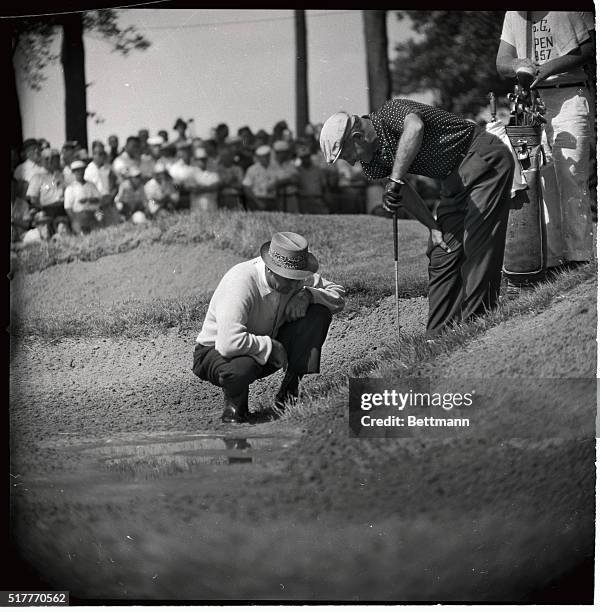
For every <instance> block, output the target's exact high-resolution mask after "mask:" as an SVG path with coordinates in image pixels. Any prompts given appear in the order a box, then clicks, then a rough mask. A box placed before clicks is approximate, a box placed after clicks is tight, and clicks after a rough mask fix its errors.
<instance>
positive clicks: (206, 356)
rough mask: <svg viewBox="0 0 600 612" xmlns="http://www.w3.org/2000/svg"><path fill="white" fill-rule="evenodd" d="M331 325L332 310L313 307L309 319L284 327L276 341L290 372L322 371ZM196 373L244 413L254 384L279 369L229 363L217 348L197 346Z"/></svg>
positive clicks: (248, 360)
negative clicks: (322, 349) (281, 347)
mask: <svg viewBox="0 0 600 612" xmlns="http://www.w3.org/2000/svg"><path fill="white" fill-rule="evenodd" d="M330 323H331V312H330V311H329V309H328V308H326V307H325V306H322V305H321V304H311V305H310V306H309V307H308V310H307V311H306V316H304V317H302V318H301V319H298V320H297V321H292V322H290V323H285V324H284V325H282V326H281V328H280V329H279V333H278V334H277V338H276V339H277V340H279V342H281V344H283V346H284V347H285V350H286V353H287V357H288V367H287V369H288V371H289V372H295V373H296V374H315V373H318V372H319V371H320V366H321V347H322V346H323V343H324V342H325V338H326V337H327V331H328V330H329V325H330ZM192 371H193V372H194V374H195V375H196V376H198V378H201V379H202V380H207V381H209V382H211V383H212V384H213V385H216V386H218V387H222V388H223V391H224V392H225V396H226V397H227V398H228V399H229V400H230V401H231V402H233V403H234V404H235V405H236V406H237V407H238V408H241V409H242V410H244V409H247V407H248V390H249V386H250V384H251V383H253V382H254V381H255V380H257V379H259V378H264V377H265V376H269V375H271V374H273V373H274V372H276V371H277V368H276V367H274V366H273V365H271V364H269V363H267V364H265V365H260V364H259V363H258V362H257V361H256V360H255V359H253V358H252V357H249V356H241V357H232V358H231V359H226V358H225V357H223V356H222V355H221V354H220V353H219V352H218V351H216V350H215V349H214V348H213V347H210V346H203V345H201V344H197V345H196V348H195V350H194V365H193V367H192Z"/></svg>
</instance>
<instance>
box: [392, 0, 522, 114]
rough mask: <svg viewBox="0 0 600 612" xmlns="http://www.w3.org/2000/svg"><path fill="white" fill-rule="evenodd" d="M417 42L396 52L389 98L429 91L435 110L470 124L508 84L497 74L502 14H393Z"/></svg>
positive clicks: (504, 92) (397, 47)
mask: <svg viewBox="0 0 600 612" xmlns="http://www.w3.org/2000/svg"><path fill="white" fill-rule="evenodd" d="M397 16H398V18H399V19H400V20H404V19H407V18H409V19H410V20H411V22H412V25H413V29H414V31H415V33H416V34H417V36H416V37H415V38H414V39H412V40H408V41H407V42H404V43H400V44H398V45H397V46H396V57H395V58H394V59H393V64H392V90H393V93H394V95H402V94H413V93H422V92H427V91H431V92H432V93H433V95H434V102H433V103H434V104H435V105H436V106H440V107H442V108H444V109H445V110H448V111H451V112H454V113H457V114H459V115H462V116H464V117H471V118H474V117H476V116H477V114H478V113H479V112H480V111H481V109H482V108H483V107H485V106H486V105H487V103H488V98H487V96H488V93H489V92H490V91H493V92H494V93H495V94H496V97H497V98H498V100H499V101H501V100H502V99H504V97H505V95H506V94H507V93H508V92H509V91H511V90H512V87H513V81H512V80H511V79H503V78H501V77H500V76H499V75H498V73H497V72H496V53H497V51H498V44H499V42H500V34H501V32H502V22H503V19H504V11H456V10H455V11H398V12H397Z"/></svg>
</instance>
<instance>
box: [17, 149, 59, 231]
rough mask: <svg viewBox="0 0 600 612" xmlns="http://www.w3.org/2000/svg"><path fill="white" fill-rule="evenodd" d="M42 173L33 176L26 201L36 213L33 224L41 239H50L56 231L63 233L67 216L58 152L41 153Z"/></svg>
mask: <svg viewBox="0 0 600 612" xmlns="http://www.w3.org/2000/svg"><path fill="white" fill-rule="evenodd" d="M42 166H43V168H44V170H43V172H39V173H37V174H34V175H33V176H32V177H31V181H30V182H29V186H28V187H27V199H28V201H29V203H30V204H31V207H32V209H33V210H35V211H37V214H36V215H35V217H34V224H35V225H36V227H37V228H38V229H39V231H40V235H41V237H42V238H50V236H52V235H53V234H54V233H55V232H56V231H57V230H61V231H65V229H66V226H67V214H66V212H65V207H64V199H65V179H64V175H63V173H62V170H61V168H60V151H58V149H44V150H43V151H42Z"/></svg>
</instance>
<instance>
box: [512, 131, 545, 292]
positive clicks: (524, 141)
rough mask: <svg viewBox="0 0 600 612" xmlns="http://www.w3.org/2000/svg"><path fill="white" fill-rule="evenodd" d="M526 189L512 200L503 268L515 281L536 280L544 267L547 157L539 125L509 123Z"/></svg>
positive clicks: (516, 282) (521, 282)
mask: <svg viewBox="0 0 600 612" xmlns="http://www.w3.org/2000/svg"><path fill="white" fill-rule="evenodd" d="M506 133H507V135H508V138H509V139H510V143H511V145H512V147H513V149H514V151H515V154H516V157H517V160H518V162H519V163H520V165H521V169H522V171H523V176H524V178H525V180H526V181H527V189H522V190H519V191H517V192H516V193H515V195H514V197H513V198H512V200H511V210H510V214H509V217H508V228H507V232H506V246H505V250H504V266H503V271H504V273H505V275H506V277H507V278H508V279H509V280H510V281H512V282H513V283H515V284H524V283H527V282H529V281H533V280H535V279H536V278H537V277H538V276H539V275H541V274H542V273H543V271H544V269H545V259H546V258H545V250H546V240H545V236H544V229H545V225H544V202H543V197H542V181H541V175H540V167H541V166H542V163H543V159H544V157H543V156H544V152H543V149H542V143H541V136H542V128H541V127H539V126H515V125H512V126H511V125H509V126H506Z"/></svg>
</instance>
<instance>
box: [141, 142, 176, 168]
mask: <svg viewBox="0 0 600 612" xmlns="http://www.w3.org/2000/svg"><path fill="white" fill-rule="evenodd" d="M148 147H149V149H150V156H151V157H152V160H153V162H154V165H153V166H152V175H153V176H154V166H156V164H158V163H161V164H164V165H165V166H167V168H168V167H169V166H170V165H171V164H172V163H173V162H174V161H175V160H174V159H169V158H168V157H167V155H166V153H167V149H168V148H169V146H168V143H167V142H166V141H165V140H164V139H163V138H162V137H161V136H151V137H150V138H148Z"/></svg>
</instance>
